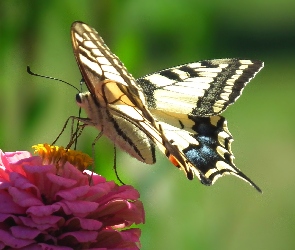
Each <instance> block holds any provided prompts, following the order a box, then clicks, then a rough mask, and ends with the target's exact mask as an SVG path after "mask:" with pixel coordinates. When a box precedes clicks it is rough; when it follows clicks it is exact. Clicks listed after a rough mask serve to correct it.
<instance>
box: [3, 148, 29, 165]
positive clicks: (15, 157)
mask: <svg viewBox="0 0 295 250" xmlns="http://www.w3.org/2000/svg"><path fill="white" fill-rule="evenodd" d="M4 156H5V158H6V160H7V162H8V163H12V164H13V163H16V162H18V161H20V160H22V159H26V158H30V157H31V156H32V155H31V153H30V152H28V151H16V152H5V153H4Z"/></svg>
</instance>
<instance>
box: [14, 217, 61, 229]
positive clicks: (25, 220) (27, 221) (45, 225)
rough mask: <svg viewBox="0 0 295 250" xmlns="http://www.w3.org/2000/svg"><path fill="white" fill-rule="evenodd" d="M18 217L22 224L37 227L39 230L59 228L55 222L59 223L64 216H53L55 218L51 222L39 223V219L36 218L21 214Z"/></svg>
mask: <svg viewBox="0 0 295 250" xmlns="http://www.w3.org/2000/svg"><path fill="white" fill-rule="evenodd" d="M19 218H20V220H21V221H22V223H23V225H25V226H28V227H31V228H37V229H38V230H40V231H45V230H49V229H50V230H52V229H55V230H56V229H58V228H59V225H58V224H57V223H60V221H64V218H61V217H60V218H59V219H57V218H54V219H55V220H53V221H52V222H49V223H43V224H39V223H40V221H38V220H37V219H36V218H34V219H32V218H28V217H22V216H20V217H19ZM38 222H39V223H38Z"/></svg>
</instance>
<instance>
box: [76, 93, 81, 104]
mask: <svg viewBox="0 0 295 250" xmlns="http://www.w3.org/2000/svg"><path fill="white" fill-rule="evenodd" d="M76 102H77V103H82V99H81V96H80V93H79V94H77V95H76Z"/></svg>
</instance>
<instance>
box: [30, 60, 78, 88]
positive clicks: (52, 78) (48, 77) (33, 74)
mask: <svg viewBox="0 0 295 250" xmlns="http://www.w3.org/2000/svg"><path fill="white" fill-rule="evenodd" d="M27 72H28V73H29V74H30V75H32V76H39V77H43V78H47V79H51V80H55V81H59V82H63V83H65V84H67V85H69V86H71V87H72V88H74V89H76V90H77V91H78V92H79V93H80V90H79V89H78V88H76V87H75V86H74V85H72V84H70V83H68V82H66V81H64V80H61V79H58V78H55V77H52V76H44V75H40V74H37V73H34V72H32V71H31V68H30V66H27Z"/></svg>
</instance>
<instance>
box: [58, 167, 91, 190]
mask: <svg viewBox="0 0 295 250" xmlns="http://www.w3.org/2000/svg"><path fill="white" fill-rule="evenodd" d="M61 175H62V176H63V177H64V178H66V179H72V180H76V181H77V185H78V186H83V185H89V180H88V177H89V176H87V175H85V174H83V173H81V172H80V170H78V169H77V168H75V167H74V166H73V165H72V164H70V163H68V162H66V163H65V165H64V167H63V172H62V174H61Z"/></svg>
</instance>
